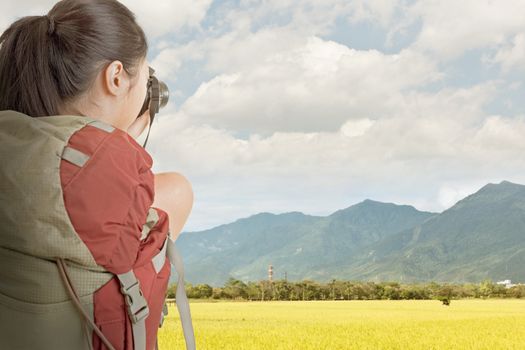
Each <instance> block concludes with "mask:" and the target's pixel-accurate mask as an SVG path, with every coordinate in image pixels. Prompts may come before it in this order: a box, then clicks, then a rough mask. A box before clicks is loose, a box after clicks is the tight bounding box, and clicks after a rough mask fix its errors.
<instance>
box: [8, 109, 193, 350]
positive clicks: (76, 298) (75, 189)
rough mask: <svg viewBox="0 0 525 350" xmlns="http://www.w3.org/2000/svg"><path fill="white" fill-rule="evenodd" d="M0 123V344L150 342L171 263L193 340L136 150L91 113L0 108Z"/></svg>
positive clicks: (172, 256)
mask: <svg viewBox="0 0 525 350" xmlns="http://www.w3.org/2000/svg"><path fill="white" fill-rule="evenodd" d="M0 130H1V132H0V136H1V143H0V162H1V164H2V168H1V171H0V190H1V191H0V193H1V196H2V208H1V210H0V224H1V227H2V231H1V233H0V348H2V349H4V348H5V349H37V348H38V349H96V350H98V349H123V350H153V349H157V348H158V346H157V330H158V328H159V327H160V326H161V325H162V321H163V318H164V315H165V314H166V313H167V308H166V304H165V297H166V291H167V287H168V281H169V278H170V273H171V265H172V264H173V265H174V266H175V268H176V270H177V273H178V283H177V294H176V301H177V307H178V310H179V314H180V316H181V322H182V326H183V331H184V336H185V340H186V346H187V349H195V340H194V335H193V327H192V324H191V315H190V309H189V304H188V301H187V298H186V294H185V291H184V273H183V265H182V259H181V257H180V255H179V254H178V253H177V250H176V248H175V244H174V242H173V240H172V239H171V238H170V237H169V225H168V219H169V218H168V215H167V213H166V212H165V211H163V210H161V209H159V208H154V207H151V205H152V204H153V199H154V175H153V173H152V171H151V166H152V158H151V156H150V155H149V154H148V153H147V152H146V150H145V149H144V148H142V147H141V146H140V145H139V144H138V143H137V142H136V141H135V140H134V139H133V138H132V137H131V136H130V135H128V134H127V133H126V132H124V131H122V130H120V129H117V128H114V127H113V126H111V125H109V124H106V123H104V122H101V121H99V120H95V119H92V118H89V117H80V116H52V117H40V118H31V117H29V116H27V115H24V114H21V113H18V112H14V111H3V112H0ZM8 203H16V204H13V205H8ZM1 281H8V282H9V283H3V282H1ZM21 325H24V326H23V327H20V326H21ZM29 327H31V328H29ZM20 329H22V330H23V331H21V330H20Z"/></svg>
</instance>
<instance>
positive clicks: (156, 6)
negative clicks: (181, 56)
mask: <svg viewBox="0 0 525 350" xmlns="http://www.w3.org/2000/svg"><path fill="white" fill-rule="evenodd" d="M56 2H57V1H56V0H52V1H50V0H24V1H12V0H9V1H3V2H2V12H1V14H0V30H2V31H3V30H5V29H7V27H8V26H9V24H11V23H12V22H13V21H15V20H16V19H17V18H19V17H23V16H29V15H45V14H46V13H47V12H48V11H49V10H51V8H52V7H53V5H54V4H55V3H56ZM121 2H122V3H123V4H124V5H126V6H127V7H128V8H129V9H130V10H131V11H133V12H134V13H135V15H136V17H137V21H138V22H139V24H140V25H141V27H142V28H144V30H145V32H146V35H147V36H148V38H149V39H153V38H156V37H160V36H163V35H166V34H169V33H174V32H177V31H179V30H181V29H183V28H189V29H197V30H198V28H199V26H200V23H201V22H202V20H203V19H204V17H205V16H206V13H207V11H208V9H209V7H210V5H211V3H212V0H157V1H155V2H147V1H140V0H121Z"/></svg>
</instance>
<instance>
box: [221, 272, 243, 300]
mask: <svg viewBox="0 0 525 350" xmlns="http://www.w3.org/2000/svg"><path fill="white" fill-rule="evenodd" d="M246 289H247V286H246V284H245V283H244V282H243V281H241V280H238V279H235V278H233V277H230V278H229V279H228V281H227V282H226V284H225V285H224V288H223V293H224V294H226V295H227V296H229V298H231V299H241V298H242V299H246V298H247V296H248V293H247V291H246Z"/></svg>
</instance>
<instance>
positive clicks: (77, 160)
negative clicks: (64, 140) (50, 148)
mask: <svg viewBox="0 0 525 350" xmlns="http://www.w3.org/2000/svg"><path fill="white" fill-rule="evenodd" d="M62 159H65V160H67V161H68V162H70V163H73V164H75V165H76V166H79V167H83V166H84V164H86V162H87V161H88V159H89V156H88V155H87V154H85V153H82V152H80V151H79V150H76V149H74V148H71V147H69V146H66V147H64V150H63V151H62Z"/></svg>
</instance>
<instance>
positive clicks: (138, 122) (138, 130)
mask: <svg viewBox="0 0 525 350" xmlns="http://www.w3.org/2000/svg"><path fill="white" fill-rule="evenodd" d="M149 123H150V115H149V109H148V110H146V112H144V114H142V115H141V116H140V117H138V118H137V119H135V121H134V122H133V123H132V124H131V125H130V126H129V128H128V134H130V135H131V136H132V137H133V138H134V139H137V138H138V137H139V136H140V134H142V132H143V131H144V129H146V128H147V127H148V125H149Z"/></svg>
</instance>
